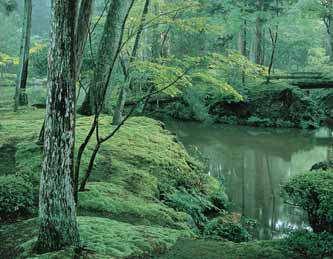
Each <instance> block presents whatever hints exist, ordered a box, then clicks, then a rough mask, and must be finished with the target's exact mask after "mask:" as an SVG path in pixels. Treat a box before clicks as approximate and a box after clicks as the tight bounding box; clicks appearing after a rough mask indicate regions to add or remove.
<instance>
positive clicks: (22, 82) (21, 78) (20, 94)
mask: <svg viewBox="0 0 333 259" xmlns="http://www.w3.org/2000/svg"><path fill="white" fill-rule="evenodd" d="M31 1H32V0H25V1H24V15H23V27H22V42H21V51H20V55H21V57H20V67H19V71H18V74H17V82H16V89H15V97H14V111H16V110H17V108H18V107H19V106H21V105H27V104H28V96H27V93H26V86H27V78H28V65H29V50H30V36H31V13H32V2H31Z"/></svg>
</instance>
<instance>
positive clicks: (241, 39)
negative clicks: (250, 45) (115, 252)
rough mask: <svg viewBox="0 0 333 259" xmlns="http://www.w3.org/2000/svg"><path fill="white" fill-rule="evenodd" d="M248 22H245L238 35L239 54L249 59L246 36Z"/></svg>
mask: <svg viewBox="0 0 333 259" xmlns="http://www.w3.org/2000/svg"><path fill="white" fill-rule="evenodd" d="M246 25H247V24H246V20H244V21H243V24H242V26H241V28H240V31H239V34H238V50H239V52H240V53H241V54H242V55H243V56H245V57H247V51H246V49H247V41H246V36H247V35H246V34H247V28H246Z"/></svg>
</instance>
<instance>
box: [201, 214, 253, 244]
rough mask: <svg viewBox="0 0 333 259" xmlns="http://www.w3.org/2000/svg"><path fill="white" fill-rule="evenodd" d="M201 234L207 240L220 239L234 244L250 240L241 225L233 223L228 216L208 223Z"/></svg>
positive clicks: (249, 236)
mask: <svg viewBox="0 0 333 259" xmlns="http://www.w3.org/2000/svg"><path fill="white" fill-rule="evenodd" d="M203 234H204V236H206V237H209V238H218V239H220V238H222V239H227V240H230V241H233V242H236V243H240V242H247V241H249V240H251V239H252V237H251V235H250V234H249V232H248V231H247V230H246V229H245V228H244V227H243V226H242V224H241V223H240V222H237V221H236V222H235V220H234V219H232V216H229V215H224V216H220V217H217V218H214V219H212V220H211V221H209V222H208V223H207V225H206V226H205V229H204V232H203Z"/></svg>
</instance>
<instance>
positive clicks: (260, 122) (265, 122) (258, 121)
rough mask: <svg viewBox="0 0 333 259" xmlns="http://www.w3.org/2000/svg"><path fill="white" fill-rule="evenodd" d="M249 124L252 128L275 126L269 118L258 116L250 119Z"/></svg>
mask: <svg viewBox="0 0 333 259" xmlns="http://www.w3.org/2000/svg"><path fill="white" fill-rule="evenodd" d="M247 122H248V124H249V125H250V126H255V127H259V126H260V127H262V126H264V127H271V126H273V122H272V121H271V120H270V119H268V118H259V117H257V116H251V117H250V118H248V119H247Z"/></svg>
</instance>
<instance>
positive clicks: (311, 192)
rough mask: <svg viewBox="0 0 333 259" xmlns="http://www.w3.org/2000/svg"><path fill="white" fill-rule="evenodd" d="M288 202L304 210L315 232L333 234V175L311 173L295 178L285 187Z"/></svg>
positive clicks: (329, 173) (330, 173)
mask: <svg viewBox="0 0 333 259" xmlns="http://www.w3.org/2000/svg"><path fill="white" fill-rule="evenodd" d="M283 189H284V191H285V192H286V193H287V194H288V196H289V197H288V200H289V202H291V203H292V204H294V205H296V206H300V207H301V208H303V209H304V210H305V211H306V212H307V214H308V218H309V223H310V225H311V227H312V228H313V230H314V231H315V232H323V231H328V232H331V233H332V232H333V173H332V172H323V171H318V172H315V171H314V172H310V173H303V174H300V175H297V176H295V177H293V178H292V179H291V180H290V181H289V182H288V183H287V184H285V185H284V186H283Z"/></svg>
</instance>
